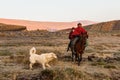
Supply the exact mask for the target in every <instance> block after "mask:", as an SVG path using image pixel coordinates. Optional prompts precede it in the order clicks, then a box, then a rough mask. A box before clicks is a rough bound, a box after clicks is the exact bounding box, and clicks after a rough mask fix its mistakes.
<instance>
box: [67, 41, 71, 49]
mask: <svg viewBox="0 0 120 80" xmlns="http://www.w3.org/2000/svg"><path fill="white" fill-rule="evenodd" d="M70 45H71V40H70V42H69V44H68V47H67V51H69V47H70Z"/></svg>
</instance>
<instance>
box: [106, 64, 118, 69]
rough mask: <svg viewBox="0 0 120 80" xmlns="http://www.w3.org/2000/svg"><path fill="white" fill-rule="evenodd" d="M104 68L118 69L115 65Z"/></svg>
mask: <svg viewBox="0 0 120 80" xmlns="http://www.w3.org/2000/svg"><path fill="white" fill-rule="evenodd" d="M104 68H107V69H116V66H114V65H105V66H104Z"/></svg>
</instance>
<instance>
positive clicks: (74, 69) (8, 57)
mask: <svg viewBox="0 0 120 80" xmlns="http://www.w3.org/2000/svg"><path fill="white" fill-rule="evenodd" d="M2 34H5V35H4V36H0V46H1V47H0V65H1V66H0V71H1V73H0V77H1V79H3V80H5V79H6V80H11V78H13V76H14V77H16V74H17V75H18V76H17V78H18V80H24V79H23V78H25V79H26V78H27V79H26V80H36V78H40V79H41V78H42V80H46V79H47V80H66V79H68V80H103V79H106V80H109V79H118V76H116V75H115V74H116V73H115V74H114V78H111V72H109V71H108V70H109V69H111V70H119V69H120V65H119V57H120V56H119V49H120V42H119V37H116V36H114V38H113V36H110V35H108V34H104V35H103V34H101V33H99V34H95V36H96V37H95V36H94V37H93V35H90V39H89V42H90V43H89V46H88V47H87V48H86V50H85V53H84V54H83V56H84V57H83V61H82V62H81V65H80V66H79V67H78V66H77V63H73V62H71V52H66V49H67V44H68V42H69V40H68V38H67V37H68V34H67V33H65V32H62V33H61V32H53V33H51V32H47V31H39V30H38V31H31V32H26V31H25V32H2ZM91 34H93V33H91ZM97 35H99V37H97ZM105 35H108V37H104V36H105ZM109 38H113V40H112V41H110V40H109ZM116 44H117V45H116ZM33 46H34V47H36V49H37V54H42V53H48V52H54V53H55V54H57V56H58V60H57V61H53V62H51V63H50V64H51V66H52V68H48V69H47V70H42V67H41V66H40V65H38V64H36V65H34V70H32V71H30V70H29V50H30V49H31V48H32V47H33ZM111 50H113V51H111ZM105 51H107V52H105ZM115 51H116V52H115ZM94 53H95V54H96V53H97V54H100V55H101V53H103V55H105V54H110V55H111V54H115V55H114V56H117V57H116V59H114V58H113V60H111V62H107V61H105V60H104V59H102V60H101V61H99V59H98V58H96V59H95V60H93V61H92V62H89V61H88V60H87V59H86V58H87V56H88V55H91V54H94ZM102 71H105V72H102ZM2 72H4V73H2ZM113 72H114V71H113ZM13 73H15V75H14V74H13ZM118 73H119V72H118ZM31 78H32V79H31Z"/></svg>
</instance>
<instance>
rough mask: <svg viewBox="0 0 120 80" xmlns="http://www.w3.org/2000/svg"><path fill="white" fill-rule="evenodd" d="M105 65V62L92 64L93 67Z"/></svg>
mask: <svg viewBox="0 0 120 80" xmlns="http://www.w3.org/2000/svg"><path fill="white" fill-rule="evenodd" d="M105 64H106V63H105V62H104V61H100V62H94V63H91V65H92V66H98V65H105Z"/></svg>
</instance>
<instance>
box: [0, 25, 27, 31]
mask: <svg viewBox="0 0 120 80" xmlns="http://www.w3.org/2000/svg"><path fill="white" fill-rule="evenodd" d="M22 30H26V27H25V26H19V25H8V24H3V23H0V31H22Z"/></svg>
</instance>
